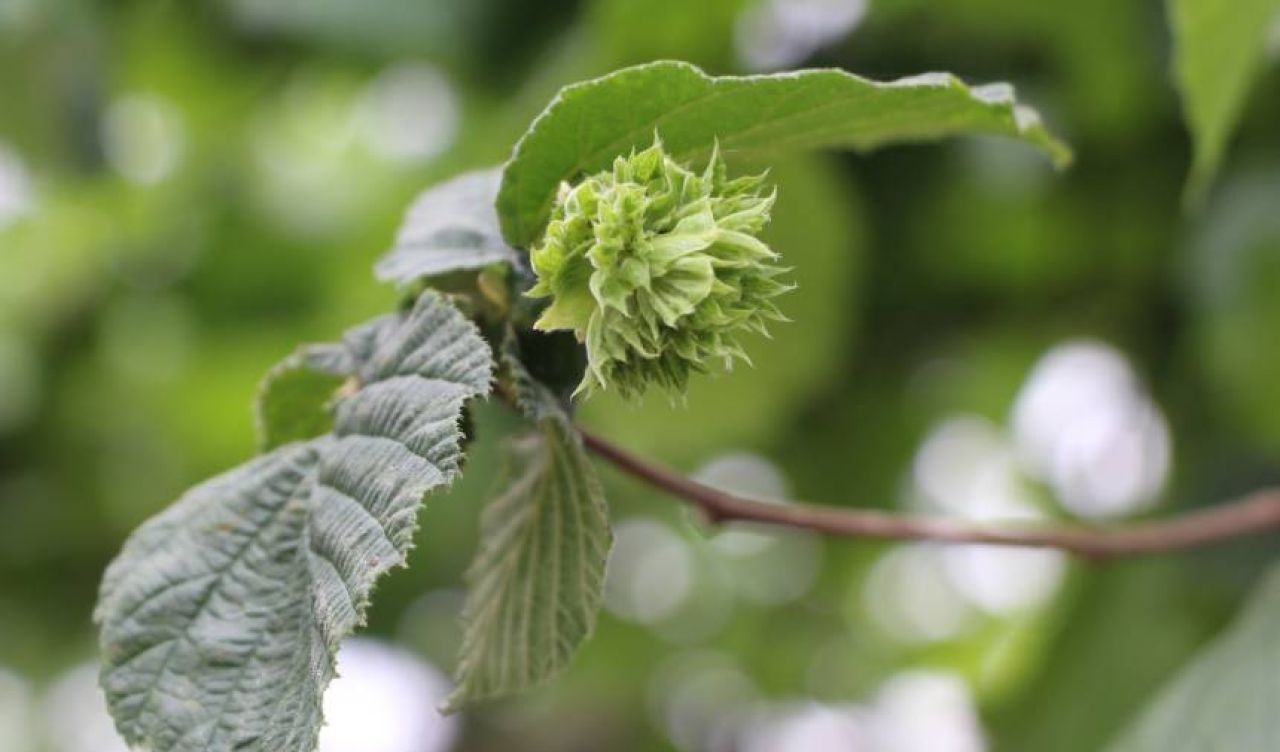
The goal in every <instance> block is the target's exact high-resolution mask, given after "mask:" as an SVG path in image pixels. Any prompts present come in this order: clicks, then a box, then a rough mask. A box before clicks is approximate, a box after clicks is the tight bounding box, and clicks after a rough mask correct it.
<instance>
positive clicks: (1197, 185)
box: [1166, 0, 1280, 201]
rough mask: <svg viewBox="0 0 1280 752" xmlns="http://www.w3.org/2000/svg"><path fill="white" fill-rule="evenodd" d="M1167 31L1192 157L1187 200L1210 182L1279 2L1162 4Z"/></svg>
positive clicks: (1183, 0) (1180, 0)
mask: <svg viewBox="0 0 1280 752" xmlns="http://www.w3.org/2000/svg"><path fill="white" fill-rule="evenodd" d="M1166 7H1167V10H1168V14H1169V25H1170V26H1171V27H1172V30H1173V47H1174V57H1173V76H1174V80H1175V81H1176V83H1177V85H1178V91H1179V92H1180V93H1181V95H1182V109H1183V115H1184V117H1185V118H1186V120H1187V124H1188V126H1190V128H1191V134H1192V136H1193V139H1194V142H1195V154H1194V157H1193V161H1192V166H1191V175H1190V176H1189V177H1188V179H1187V197H1188V199H1190V200H1192V201H1195V200H1198V199H1199V197H1200V196H1201V195H1202V194H1203V193H1204V190H1205V189H1206V188H1207V187H1208V185H1209V182H1210V181H1211V180H1212V179H1213V175H1214V173H1215V172H1216V171H1217V169H1218V164H1219V163H1220V162H1221V161H1222V156H1223V154H1224V152H1225V151H1226V147H1227V142H1228V140H1229V139H1230V137H1231V132H1232V131H1233V130H1234V129H1235V124H1236V120H1237V119H1238V118H1239V117H1240V113H1241V111H1242V110H1243V109H1244V103H1245V98H1246V97H1247V96H1248V93H1249V88H1250V86H1251V85H1252V84H1253V81H1254V79H1255V78H1256V77H1257V74H1258V71H1259V69H1260V68H1261V67H1262V64H1263V59H1264V53H1265V52H1266V46H1267V35H1268V33H1269V31H1270V29H1271V26H1272V24H1273V23H1274V22H1275V20H1276V18H1277V17H1278V16H1280V0H1233V1H1232V2H1226V1H1225V0H1166Z"/></svg>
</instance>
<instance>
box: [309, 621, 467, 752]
mask: <svg viewBox="0 0 1280 752" xmlns="http://www.w3.org/2000/svg"><path fill="white" fill-rule="evenodd" d="M450 689H451V687H450V684H449V681H448V679H446V678H445V676H444V675H443V674H441V673H440V672H439V671H438V670H436V669H435V667H433V666H432V665H431V664H429V663H427V662H426V661H424V660H422V659H421V658H419V657H417V656H416V655H414V654H413V653H410V652H408V651H405V650H402V649H400V648H396V647H392V646H391V645H388V644H385V643H382V642H379V641H377V640H372V639H369V638H361V637H355V638H351V639H348V640H346V641H345V642H343V644H342V648H341V650H340V651H339V652H338V678H337V679H335V680H334V681H333V683H332V684H330V685H329V689H328V691H327V692H325V696H324V715H325V726H324V728H323V729H321V731H320V746H319V752H445V751H446V750H448V749H450V748H451V747H452V746H453V743H454V740H455V739H456V738H457V735H458V721H457V718H455V717H453V716H443V715H441V714H440V712H439V710H438V708H439V706H440V704H441V703H443V702H444V700H445V698H446V697H448V695H449V691H450Z"/></svg>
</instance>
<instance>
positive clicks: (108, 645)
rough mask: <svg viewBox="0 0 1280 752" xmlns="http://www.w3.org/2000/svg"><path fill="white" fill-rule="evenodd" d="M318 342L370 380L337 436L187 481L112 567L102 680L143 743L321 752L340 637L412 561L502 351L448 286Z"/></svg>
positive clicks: (347, 408) (161, 749)
mask: <svg viewBox="0 0 1280 752" xmlns="http://www.w3.org/2000/svg"><path fill="white" fill-rule="evenodd" d="M393 321H394V325H392V322H393ZM316 353H319V354H327V355H328V356H332V358H331V359H330V360H329V361H323V359H321V360H322V361H323V362H327V363H329V364H331V365H334V366H335V367H338V366H340V367H341V368H342V369H350V371H351V373H352V375H354V376H355V377H356V378H357V379H358V381H359V385H360V388H359V390H358V391H355V392H354V393H353V394H350V395H347V396H344V397H342V398H341V399H340V401H339V402H338V403H337V405H336V408H335V411H334V426H333V428H334V430H333V433H332V434H331V435H328V436H324V437H320V438H317V439H313V440H311V441H308V442H304V443H294V444H287V445H285V446H282V447H280V448H278V449H276V450H274V451H273V452H271V453H270V454H267V455H265V456H263V457H260V458H258V459H256V460H253V461H251V462H249V463H247V464H246V465H244V466H242V467H241V468H239V469H237V470H233V471H231V472H230V473H227V474H225V475H223V476H220V477H219V478H216V479H214V480H212V481H209V482H208V483H205V484H203V485H201V486H199V487H197V488H195V489H193V490H192V491H190V492H188V493H187V494H186V495H185V496H184V497H183V498H182V499H181V500H179V501H178V502H177V503H176V504H175V505H174V506H172V507H171V508H170V509H169V510H167V511H165V512H162V513H161V514H160V515H158V516H157V517H155V518H154V519H153V520H152V521H150V522H148V523H146V524H145V525H143V526H142V527H141V528H139V530H138V531H137V532H135V533H134V535H133V536H131V537H130V539H129V541H128V542H127V543H126V544H125V547H124V550H123V551H122V553H121V554H120V556H119V557H118V558H117V559H116V560H115V561H114V562H113V563H112V565H111V566H110V568H109V569H108V571H107V573H106V575H105V577H104V580H103V585H102V591H101V595H100V599H99V605H98V609H97V611H96V613H95V618H96V620H97V621H98V622H99V623H100V624H101V637H100V644H101V649H102V655H103V661H104V669H103V674H102V684H103V687H104V688H105V690H106V695H107V702H108V707H109V709H110V710H111V713H112V715H113V716H114V717H115V719H116V723H117V726H118V728H119V730H120V731H121V733H122V734H123V735H124V737H125V739H126V740H127V741H129V742H130V743H131V744H133V745H135V746H138V747H140V748H144V749H147V750H149V752H196V751H197V750H199V751H201V752H205V751H208V750H214V751H217V752H224V751H225V752H230V751H231V750H237V751H240V752H309V751H310V750H312V749H313V748H314V746H315V742H316V738H317V734H318V732H319V728H320V723H321V714H320V708H321V697H322V694H323V692H324V689H325V686H326V685H327V684H328V682H329V680H330V679H331V678H332V676H333V670H334V669H333V655H334V653H335V652H336V650H337V648H338V644H339V642H340V640H341V639H342V638H343V637H344V636H346V635H347V634H349V633H350V632H351V631H352V630H353V629H355V628H356V627H357V626H359V625H360V623H361V622H362V620H363V618H364V611H365V609H366V607H367V604H368V598H369V593H370V591H371V589H372V587H373V584H374V582H375V580H376V579H377V578H378V576H379V575H381V574H382V573H383V572H385V571H387V570H388V569H390V568H391V567H393V566H395V565H397V564H401V563H403V562H404V560H405V556H406V555H407V553H408V550H409V547H410V544H411V541H412V537H413V532H414V528H415V526H416V519H417V512H418V509H419V507H420V506H421V504H422V500H423V497H424V496H425V495H426V494H427V493H428V492H431V491H433V490H435V489H437V488H440V487H442V486H444V485H447V484H448V483H450V482H451V481H452V480H453V479H454V478H455V477H456V476H457V474H458V471H459V464H460V459H461V449H460V442H461V432H460V431H459V429H458V422H459V420H460V418H461V413H462V409H463V406H464V404H465V402H466V401H467V400H469V399H471V398H473V397H476V396H480V395H483V394H485V393H487V391H488V389H489V382H490V378H491V370H492V356H491V354H490V351H489V347H488V345H486V344H485V342H484V340H483V339H481V338H480V336H479V334H478V332H477V331H476V329H475V327H474V326H473V325H472V324H471V323H470V322H468V321H467V320H466V319H465V318H464V317H463V316H462V315H461V314H460V313H459V312H458V311H456V310H455V309H454V308H453V307H452V306H451V305H449V304H448V303H447V302H446V301H445V300H444V298H443V297H441V296H440V295H438V294H436V293H434V292H428V293H426V294H424V295H423V296H422V297H421V298H420V299H419V301H418V303H417V305H416V306H415V307H414V308H413V309H412V310H411V311H410V312H408V313H406V314H404V315H403V316H401V317H397V318H395V319H380V320H379V321H378V322H376V323H375V325H366V326H365V327H361V328H359V329H357V330H354V331H353V332H352V333H351V334H350V335H349V336H348V338H347V340H346V343H345V344H344V345H341V346H330V347H329V348H319V349H317V350H316V351H314V352H313V354H316ZM340 353H345V355H343V357H342V358H339V357H338V355H339V354H340ZM335 372H337V371H335Z"/></svg>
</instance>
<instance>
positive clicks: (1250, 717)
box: [1111, 567, 1280, 752]
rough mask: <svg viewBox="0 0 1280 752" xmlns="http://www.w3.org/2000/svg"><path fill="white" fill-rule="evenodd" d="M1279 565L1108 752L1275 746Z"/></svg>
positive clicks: (1279, 738) (1279, 731)
mask: <svg viewBox="0 0 1280 752" xmlns="http://www.w3.org/2000/svg"><path fill="white" fill-rule="evenodd" d="M1277 711H1280V567H1275V568H1273V569H1272V571H1271V572H1270V574H1269V575H1268V576H1267V577H1266V578H1264V581H1263V582H1262V584H1261V586H1259V588H1258V589H1257V591H1256V592H1255V593H1254V594H1253V596H1252V597H1251V598H1250V599H1249V602H1248V604H1247V605H1246V606H1245V609H1244V612H1243V613H1242V614H1241V615H1240V616H1239V617H1238V618H1237V620H1236V622H1235V623H1234V624H1233V625H1231V626H1230V627H1229V628H1228V629H1227V631H1226V633H1225V634H1223V635H1222V636H1221V637H1219V638H1218V640H1217V641H1216V642H1214V643H1213V644H1212V645H1210V646H1209V647H1208V648H1207V649H1206V650H1204V651H1203V652H1202V653H1201V654H1200V655H1199V656H1198V657H1197V658H1196V659H1194V660H1193V661H1192V663H1191V665H1189V666H1188V667H1187V668H1186V669H1184V670H1183V671H1182V673H1181V674H1179V675H1178V676H1177V677H1176V678H1175V679H1174V681H1173V683H1172V684H1170V685H1169V686H1167V687H1166V688H1165V689H1164V690H1163V691H1162V692H1161V693H1160V694H1159V695H1158V696H1157V697H1156V699H1155V702H1154V704H1152V705H1151V706H1150V707H1149V708H1148V709H1147V710H1146V711H1145V712H1144V713H1143V714H1142V716H1141V717H1140V718H1139V719H1138V721H1137V723H1136V724H1135V725H1134V726H1133V727H1132V728H1130V729H1129V731H1128V732H1127V733H1126V734H1124V735H1123V736H1122V737H1121V740H1120V741H1119V742H1118V743H1117V744H1115V745H1114V746H1112V747H1111V752H1217V750H1222V752H1228V750H1230V752H1235V750H1263V749H1276V748H1277V747H1278V746H1280V712H1277Z"/></svg>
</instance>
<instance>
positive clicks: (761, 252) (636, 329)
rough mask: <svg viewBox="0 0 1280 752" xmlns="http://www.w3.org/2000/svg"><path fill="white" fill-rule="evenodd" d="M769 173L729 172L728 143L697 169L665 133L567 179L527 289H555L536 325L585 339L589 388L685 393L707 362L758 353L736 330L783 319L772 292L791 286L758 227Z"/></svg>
mask: <svg viewBox="0 0 1280 752" xmlns="http://www.w3.org/2000/svg"><path fill="white" fill-rule="evenodd" d="M764 180H765V175H763V174H762V175H753V176H747V177H740V178H735V179H732V180H731V179H729V178H728V177H727V173H726V170H725V165H724V160H723V159H721V157H720V153H719V149H718V148H717V149H716V150H715V151H714V152H713V153H712V156H711V159H710V161H709V162H708V164H707V166H706V168H705V169H704V170H703V171H702V172H701V173H700V174H699V173H696V172H694V171H692V170H690V169H688V168H687V167H685V166H684V165H681V164H680V163H678V162H676V161H675V160H673V159H672V158H670V157H669V156H668V155H667V154H666V152H665V151H664V150H663V146H662V143H661V141H658V140H655V143H654V144H653V146H651V147H649V148H648V149H645V150H643V151H640V152H634V151H633V152H632V153H631V154H630V155H629V156H626V157H619V158H618V159H616V160H615V161H614V163H613V169H612V170H607V171H605V172H601V173H598V174H596V175H592V176H590V177H588V178H586V179H584V180H582V181H581V182H579V183H578V184H577V185H574V186H569V185H568V184H564V185H562V186H561V189H560V192H559V195H558V196H557V197H556V202H555V206H554V208H553V209H552V212H551V218H550V221H549V223H548V225H547V230H546V234H545V236H544V237H543V239H542V241H541V243H539V244H538V245H537V246H535V247H534V248H533V250H532V252H531V261H532V264H533V270H534V272H535V273H536V274H537V277H538V282H537V284H536V285H535V286H534V287H533V288H532V289H530V290H529V292H528V295H529V296H531V297H550V298H551V299H552V301H551V304H550V305H549V306H548V307H547V308H546V310H545V311H544V312H543V314H542V316H541V317H540V318H539V319H538V321H537V322H536V323H535V325H534V326H535V327H536V328H538V329H543V330H554V329H571V330H573V332H574V333H575V334H576V335H577V337H578V339H579V340H580V341H582V342H585V343H586V347H587V370H586V374H585V375H584V377H583V380H582V383H581V384H580V385H579V386H578V392H585V393H587V394H590V393H591V392H593V391H596V390H600V389H605V388H608V387H613V388H616V389H617V390H618V391H619V392H620V393H622V395H623V396H625V397H628V398H630V397H634V396H636V395H639V394H640V393H642V392H643V391H644V389H645V388H646V387H648V386H649V385H657V386H659V387H661V388H663V389H665V390H666V391H668V392H669V393H672V394H683V393H684V390H685V388H686V386H687V384H688V381H689V376H690V374H691V373H693V372H705V371H706V370H707V363H708V362H715V361H717V360H719V361H721V362H723V363H724V365H725V367H726V368H727V367H731V365H732V362H733V360H734V359H735V358H737V359H742V360H744V361H745V360H747V357H746V354H745V353H744V352H743V350H742V348H741V347H740V346H739V344H738V343H737V341H736V338H735V335H737V334H738V333H740V332H742V331H744V330H751V331H757V332H761V333H767V332H766V324H767V323H768V322H769V321H770V320H783V318H784V317H783V316H782V315H781V314H780V313H779V311H778V309H777V307H776V306H774V304H773V302H772V299H773V298H774V297H776V296H777V295H779V294H781V293H783V292H785V291H787V290H789V289H791V287H792V286H791V285H789V284H787V283H784V282H782V281H781V280H780V279H779V276H780V275H782V274H783V273H784V272H786V271H787V270H786V269H784V268H782V267H780V266H778V265H777V263H776V262H777V260H778V255H777V254H776V253H774V252H773V251H772V250H771V249H770V248H769V247H768V246H767V245H765V244H764V243H763V242H761V241H760V239H759V238H758V237H757V236H758V235H759V234H760V232H761V231H762V230H763V229H764V227H765V225H766V224H768V222H769V211H770V209H771V208H772V206H773V201H774V197H775V193H774V192H772V191H766V189H765V187H764Z"/></svg>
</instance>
